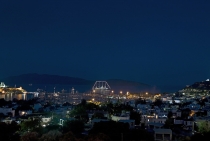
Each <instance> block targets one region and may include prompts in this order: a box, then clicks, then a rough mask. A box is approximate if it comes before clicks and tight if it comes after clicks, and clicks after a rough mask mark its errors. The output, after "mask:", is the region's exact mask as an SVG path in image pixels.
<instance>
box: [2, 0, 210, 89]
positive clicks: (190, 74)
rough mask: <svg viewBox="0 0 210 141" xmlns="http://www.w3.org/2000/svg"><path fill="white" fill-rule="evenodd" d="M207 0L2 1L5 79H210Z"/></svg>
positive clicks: (162, 82) (179, 81) (171, 82)
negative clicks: (27, 76)
mask: <svg viewBox="0 0 210 141" xmlns="http://www.w3.org/2000/svg"><path fill="white" fill-rule="evenodd" d="M209 16H210V1H209V0H202V1H198V0H186V1H183V0H174V1H169V0H161V1H160V0H153V1H152V0H142V1H141V0H133V1H123V0H119V1H117V0H104V1H102V0H66V1H65V0H63V1H59V0H45V1H43V0H20V1H18V0H9V1H7V0H1V1H0V60H1V67H0V78H3V77H7V76H11V75H20V74H24V73H40V74H55V75H64V76H72V77H80V78H84V79H90V80H105V79H111V78H116V79H126V80H132V81H138V82H143V83H147V84H151V85H183V86H185V85H187V84H192V83H194V82H195V81H202V80H205V79H207V78H210V17H209Z"/></svg>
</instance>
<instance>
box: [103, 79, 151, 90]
mask: <svg viewBox="0 0 210 141" xmlns="http://www.w3.org/2000/svg"><path fill="white" fill-rule="evenodd" d="M106 81H107V83H108V84H109V85H110V87H111V88H112V89H113V90H115V91H123V92H124V93H126V92H127V91H129V92H140V91H148V92H152V91H154V90H153V88H152V86H150V85H148V84H144V83H140V82H135V81H128V80H122V79H108V80H106Z"/></svg>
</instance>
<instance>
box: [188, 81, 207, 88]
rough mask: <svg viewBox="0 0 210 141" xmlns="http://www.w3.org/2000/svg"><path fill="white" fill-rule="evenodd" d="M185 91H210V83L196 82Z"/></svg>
mask: <svg viewBox="0 0 210 141" xmlns="http://www.w3.org/2000/svg"><path fill="white" fill-rule="evenodd" d="M184 89H185V90H186V89H197V90H210V81H209V80H207V81H201V82H195V83H193V84H192V85H189V86H186V87H185V88H184Z"/></svg>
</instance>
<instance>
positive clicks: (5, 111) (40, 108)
mask: <svg viewBox="0 0 210 141" xmlns="http://www.w3.org/2000/svg"><path fill="white" fill-rule="evenodd" d="M203 83H205V84H203ZM203 83H196V87H195V86H187V87H186V88H184V89H182V90H180V91H178V92H176V93H171V94H158V95H150V96H147V97H136V98H134V97H132V99H129V98H127V97H126V98H125V100H124V101H122V100H121V102H125V103H126V104H128V105H129V106H131V107H133V109H134V111H136V112H137V113H139V114H140V124H139V125H135V120H134V119H131V118H130V112H129V111H123V112H122V113H121V114H120V115H110V114H109V113H108V112H107V111H97V112H101V113H102V114H103V116H104V117H105V119H104V118H103V119H99V118H97V119H92V115H93V114H94V112H96V111H94V110H93V111H87V113H88V116H89V121H88V123H87V125H89V128H87V129H86V130H89V129H90V128H91V127H93V126H94V124H95V123H97V122H101V121H103V122H106V121H110V120H112V121H116V122H123V123H128V124H129V127H130V129H134V128H143V129H146V130H148V132H152V133H153V135H154V138H155V140H172V137H178V136H191V135H193V134H194V133H195V132H196V131H198V129H197V127H198V126H199V124H200V123H202V122H205V123H206V124H207V128H209V129H210V97H209V93H210V89H208V86H209V87H210V83H209V82H208V81H206V82H203ZM207 84H208V85H207ZM2 86H4V85H3V84H1V87H2ZM203 87H205V88H203ZM199 88H200V89H199ZM79 96H80V97H78V96H76V95H72V97H69V96H66V95H65V94H62V93H61V94H60V97H62V98H63V99H62V100H61V99H57V101H58V100H60V103H53V104H49V102H52V100H54V102H56V98H58V96H57V95H55V93H54V94H53V95H52V94H51V95H44V96H43V95H40V98H37V100H36V101H35V102H34V103H31V104H30V105H29V107H27V108H24V107H23V106H22V105H19V104H18V103H16V102H12V103H10V104H9V105H4V106H2V107H0V115H1V121H2V122H6V123H11V122H12V121H16V122H18V123H20V122H21V121H24V120H28V118H29V117H39V118H41V121H42V125H43V127H44V126H46V125H47V124H49V123H50V122H51V121H52V120H53V118H54V115H59V121H58V124H59V125H61V126H62V125H63V123H64V121H65V120H67V119H68V120H69V118H67V115H68V114H69V113H70V112H71V110H73V109H74V107H75V105H76V104H65V103H64V102H65V99H66V100H68V99H67V98H69V99H73V98H75V99H76V100H77V101H78V100H81V98H84V97H85V96H86V97H87V98H89V100H92V102H94V100H95V101H98V100H101V99H102V98H103V100H101V101H105V100H107V97H105V96H104V95H103V96H100V95H99V96H98V98H97V99H96V98H95V99H93V97H91V95H88V94H86V95H85V94H84V95H83V97H81V95H79ZM151 96H152V97H151ZM108 98H109V97H108ZM117 98H118V99H117ZM139 98H141V100H143V101H144V102H136V101H137V100H138V99H139ZM118 100H119V97H116V98H113V99H110V98H109V102H112V103H116V102H117V101H118ZM157 101H159V102H157ZM77 103H78V102H77ZM46 113H47V114H46ZM71 120H74V118H72V119H71Z"/></svg>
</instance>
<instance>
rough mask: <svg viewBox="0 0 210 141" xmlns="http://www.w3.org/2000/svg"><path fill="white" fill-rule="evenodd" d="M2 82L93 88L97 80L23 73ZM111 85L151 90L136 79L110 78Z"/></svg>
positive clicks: (134, 90) (118, 88) (123, 89)
mask: <svg viewBox="0 0 210 141" xmlns="http://www.w3.org/2000/svg"><path fill="white" fill-rule="evenodd" d="M0 81H1V82H5V84H6V85H10V86H12V85H15V84H17V85H20V84H21V86H23V84H25V85H30V84H31V85H33V86H34V84H41V85H42V84H43V85H48V84H49V85H53V86H56V85H70V86H74V85H86V86H88V88H90V89H91V88H92V86H93V85H94V83H95V81H92V80H86V79H82V78H76V77H69V76H59V75H49V74H37V73H29V74H22V75H18V76H11V77H7V78H4V79H0ZM106 81H107V83H108V84H109V85H110V87H111V89H113V90H115V91H121V90H122V91H124V92H125V91H129V92H131V91H132V92H139V91H142V90H144V91H150V90H151V86H150V85H147V84H144V83H140V82H134V81H127V80H121V79H108V80H106Z"/></svg>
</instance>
